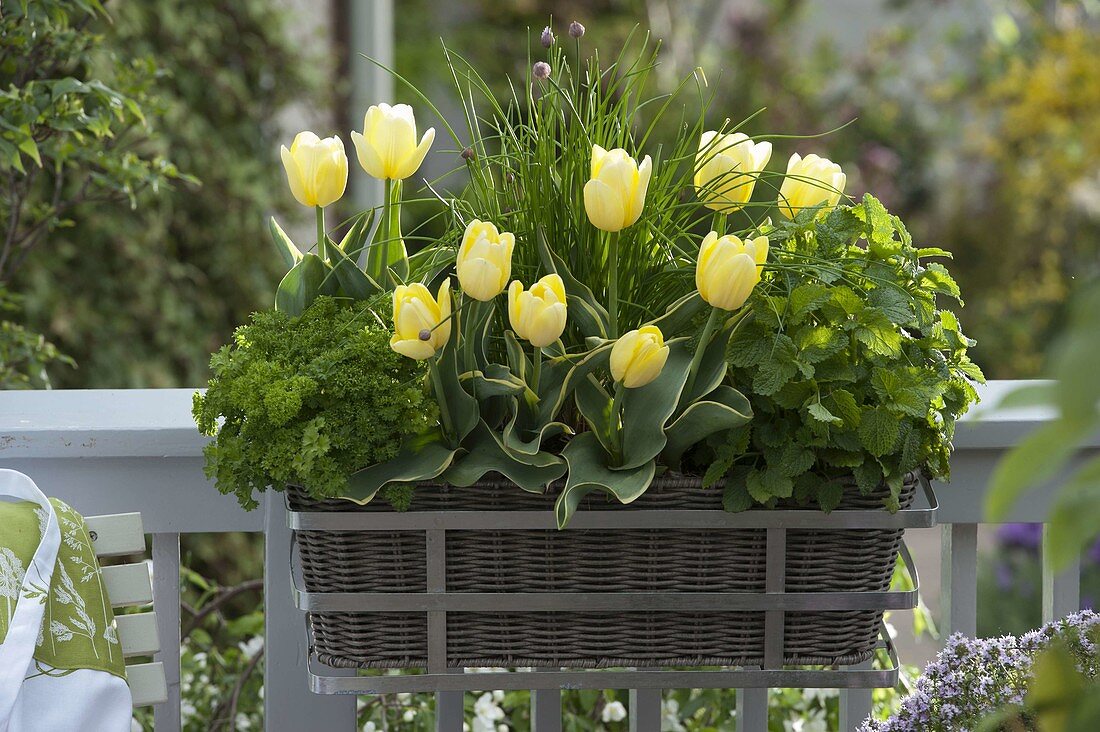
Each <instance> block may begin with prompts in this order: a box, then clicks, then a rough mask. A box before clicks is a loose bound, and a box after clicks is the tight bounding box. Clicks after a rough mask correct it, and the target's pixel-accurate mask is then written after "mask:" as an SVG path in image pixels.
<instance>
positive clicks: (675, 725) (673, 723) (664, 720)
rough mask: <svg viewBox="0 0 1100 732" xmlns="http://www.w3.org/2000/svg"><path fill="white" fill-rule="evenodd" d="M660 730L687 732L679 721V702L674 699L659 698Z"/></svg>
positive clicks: (663, 731) (664, 731) (662, 731)
mask: <svg viewBox="0 0 1100 732" xmlns="http://www.w3.org/2000/svg"><path fill="white" fill-rule="evenodd" d="M661 732H687V728H686V727H684V725H683V724H681V723H680V702H678V701H676V700H675V699H663V700H661Z"/></svg>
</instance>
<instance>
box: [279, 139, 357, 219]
mask: <svg viewBox="0 0 1100 732" xmlns="http://www.w3.org/2000/svg"><path fill="white" fill-rule="evenodd" d="M279 154H280V155H281V156H282V158H283V168H285V169H286V180H287V183H289V184H290V192H291V193H293V194H294V198H296V199H297V200H298V203H300V204H302V205H303V206H309V207H310V208H313V207H315V206H321V207H324V206H328V205H329V204H331V203H335V202H336V201H338V200H340V196H342V195H344V188H345V187H346V186H347V184H348V156H347V155H345V154H344V143H343V142H341V140H340V138H339V137H326V138H325V139H323V140H322V139H321V138H319V137H317V135H315V134H313V133H312V132H308V131H307V132H299V133H298V134H297V135H296V136H295V138H294V142H293V143H291V145H290V149H289V150H287V148H286V145H283V146H282V148H280V150H279Z"/></svg>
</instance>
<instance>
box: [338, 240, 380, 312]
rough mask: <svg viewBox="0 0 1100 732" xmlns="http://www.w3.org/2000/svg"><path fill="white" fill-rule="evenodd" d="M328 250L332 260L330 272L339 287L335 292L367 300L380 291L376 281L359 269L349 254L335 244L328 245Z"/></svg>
mask: <svg viewBox="0 0 1100 732" xmlns="http://www.w3.org/2000/svg"><path fill="white" fill-rule="evenodd" d="M329 251H330V252H331V254H332V259H333V260H334V261H333V264H332V273H333V276H335V278H336V283H337V287H338V288H339V292H338V293H337V294H339V295H343V296H344V297H349V298H351V299H353V300H367V299H369V298H370V297H372V296H373V295H376V294H378V293H379V292H381V291H382V288H381V287H380V286H379V285H378V283H377V282H375V281H374V280H373V279H371V278H370V276H369V275H368V274H366V273H365V272H364V271H363V270H361V269H359V265H358V264H356V261H355V259H354V258H353V257H352V256H351V255H350V254H345V253H344V252H343V250H342V249H340V248H338V247H335V246H330V247H329Z"/></svg>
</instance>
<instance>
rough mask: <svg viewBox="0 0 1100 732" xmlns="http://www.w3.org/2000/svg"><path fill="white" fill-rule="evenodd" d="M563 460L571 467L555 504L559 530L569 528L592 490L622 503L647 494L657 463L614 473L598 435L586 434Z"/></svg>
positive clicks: (573, 442)
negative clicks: (610, 496) (582, 502)
mask: <svg viewBox="0 0 1100 732" xmlns="http://www.w3.org/2000/svg"><path fill="white" fill-rule="evenodd" d="M562 457H564V458H565V462H566V463H568V465H569V473H568V477H567V478H566V484H565V489H564V490H562V492H561V495H560V496H558V500H557V502H556V503H555V504H554V515H555V517H556V519H557V522H558V528H559V529H562V528H565V526H566V524H568V523H569V519H571V518H572V517H573V514H574V513H575V512H576V510H577V507H578V506H579V505H580V502H581V499H582V498H584V497H585V496H586V495H588V494H589V493H591V492H592V491H605V492H607V493H610V494H611V495H613V496H615V498H616V499H618V500H619V502H620V503H630V502H631V501H633V500H635V499H636V498H638V496H640V495H642V494H643V493H645V491H646V489H647V488H649V484H650V483H651V482H652V481H653V475H654V473H655V472H656V469H657V464H656V462H655V461H653V460H650V461H649V462H647V463H645V464H643V465H639V466H638V467H636V468H634V469H632V470H613V469H611V468H610V467H609V466H608V464H607V461H608V454H607V451H606V450H604V448H603V446H602V445H601V444H600V442H599V440H597V439H596V436H595V435H594V434H592V433H591V432H584V433H581V434H579V435H577V436H576V437H574V438H573V439H572V440H570V441H569V444H568V445H566V447H565V449H564V450H563V451H562Z"/></svg>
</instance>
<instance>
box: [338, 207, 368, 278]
mask: <svg viewBox="0 0 1100 732" xmlns="http://www.w3.org/2000/svg"><path fill="white" fill-rule="evenodd" d="M374 213H375V210H374V209H373V208H372V209H368V210H366V211H364V212H363V213H361V214H359V215H358V216H356V217H355V218H354V219H353V220H352V225H351V228H349V229H348V232H347V233H346V234H344V238H343V239H341V240H340V251H341V252H343V253H344V254H345V255H347V256H348V257H350V258H351V259H352V260H353V261H354V262H355V263H356V265H358V263H359V255H360V254H361V253H362V252H363V250H364V249H366V247H367V242H368V238H367V237H368V236H369V235H370V229H371V226H372V225H373V224H374Z"/></svg>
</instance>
